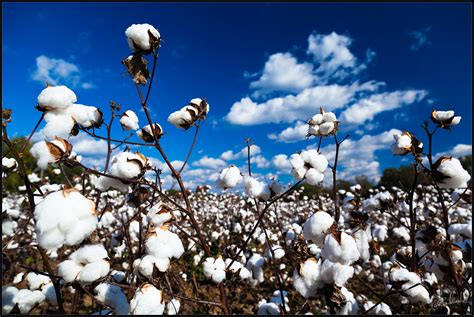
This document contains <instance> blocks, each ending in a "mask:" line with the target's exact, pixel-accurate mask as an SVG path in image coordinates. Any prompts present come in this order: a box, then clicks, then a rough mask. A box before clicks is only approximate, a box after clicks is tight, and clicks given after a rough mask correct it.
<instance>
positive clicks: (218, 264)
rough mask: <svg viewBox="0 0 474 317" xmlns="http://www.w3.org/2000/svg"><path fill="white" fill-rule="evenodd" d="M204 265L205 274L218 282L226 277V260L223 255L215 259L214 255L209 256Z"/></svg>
mask: <svg viewBox="0 0 474 317" xmlns="http://www.w3.org/2000/svg"><path fill="white" fill-rule="evenodd" d="M202 265H203V270H204V276H205V277H206V278H208V279H212V281H213V282H214V283H216V284H219V283H220V282H222V281H223V280H224V279H225V262H224V260H223V259H222V257H218V258H217V259H214V258H212V257H209V258H207V259H206V260H205V261H204V263H203V264H202Z"/></svg>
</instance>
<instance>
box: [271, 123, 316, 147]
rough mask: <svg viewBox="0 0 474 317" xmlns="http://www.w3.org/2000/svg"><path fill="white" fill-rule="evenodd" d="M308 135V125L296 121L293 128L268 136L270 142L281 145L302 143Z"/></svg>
mask: <svg viewBox="0 0 474 317" xmlns="http://www.w3.org/2000/svg"><path fill="white" fill-rule="evenodd" d="M307 133H308V124H307V123H306V122H304V121H297V122H296V125H295V126H293V127H288V128H286V129H284V130H283V131H281V132H280V133H271V134H269V135H268V138H269V139H270V140H275V141H277V142H283V143H293V142H298V141H304V140H305V139H306V134H307Z"/></svg>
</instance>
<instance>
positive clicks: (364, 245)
mask: <svg viewBox="0 0 474 317" xmlns="http://www.w3.org/2000/svg"><path fill="white" fill-rule="evenodd" d="M367 230H370V228H367V229H366V230H362V229H355V230H353V231H354V232H353V234H354V239H355V242H356V245H357V250H358V251H359V254H360V258H361V259H362V260H364V261H366V260H368V259H369V258H370V246H369V241H370V237H369V234H368V232H367ZM369 232H370V231H369Z"/></svg>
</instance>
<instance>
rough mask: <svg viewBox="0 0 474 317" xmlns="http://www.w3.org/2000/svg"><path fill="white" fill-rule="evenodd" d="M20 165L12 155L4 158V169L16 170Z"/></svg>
mask: <svg viewBox="0 0 474 317" xmlns="http://www.w3.org/2000/svg"><path fill="white" fill-rule="evenodd" d="M17 166H18V162H17V161H16V160H15V159H14V158H11V157H3V158H2V167H3V169H4V170H14V169H15V168H16V167H17Z"/></svg>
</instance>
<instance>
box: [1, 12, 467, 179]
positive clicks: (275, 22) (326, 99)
mask: <svg viewBox="0 0 474 317" xmlns="http://www.w3.org/2000/svg"><path fill="white" fill-rule="evenodd" d="M2 6H3V16H2V18H3V28H2V32H3V33H2V38H3V43H2V58H3V61H2V62H3V63H2V65H3V72H2V79H3V80H2V91H3V98H2V106H3V107H6V108H11V109H13V122H12V123H11V124H10V126H9V129H10V133H11V134H14V133H16V134H18V135H22V134H27V133H29V131H30V130H31V128H32V127H33V125H34V124H35V122H36V121H37V120H38V118H39V116H40V113H39V112H38V111H36V110H35V109H34V105H35V103H36V98H37V96H38V94H39V92H40V91H41V90H42V89H43V87H44V81H45V79H48V80H50V81H53V82H55V83H57V84H66V85H67V86H69V87H70V88H71V89H73V90H74V91H75V93H76V95H77V96H78V102H79V103H82V104H86V105H93V106H96V107H99V108H101V109H102V110H103V112H104V113H105V117H106V118H107V117H108V116H109V114H108V103H109V101H110V100H114V101H116V102H118V103H120V104H121V105H122V108H123V109H124V110H126V109H132V110H134V111H136V112H137V113H138V115H139V118H140V121H141V123H142V124H143V125H144V124H145V122H146V118H145V116H144V114H143V113H142V112H139V109H140V107H139V100H138V97H137V94H136V91H135V88H134V85H133V84H132V82H131V80H130V78H129V77H128V75H126V73H124V69H123V66H122V64H121V62H120V61H121V60H122V59H123V58H125V57H127V56H128V55H129V54H130V50H129V48H128V46H127V41H126V37H125V35H124V32H125V29H126V28H127V27H128V26H130V25H131V24H133V23H150V24H152V25H154V26H155V27H156V28H157V29H159V31H160V33H161V35H162V38H163V43H162V47H161V49H160V52H159V60H158V64H157V74H156V76H157V77H156V78H155V84H154V87H153V90H152V93H151V96H150V100H149V105H150V108H151V111H152V116H153V119H154V120H156V121H157V122H159V123H160V124H161V125H162V126H163V128H164V130H165V132H167V135H166V136H165V137H164V138H163V139H162V144H163V147H164V148H165V150H166V151H167V152H168V153H169V156H170V158H171V159H172V160H176V161H180V160H184V158H185V156H186V154H187V151H188V149H189V146H190V144H191V141H192V134H193V131H192V130H189V131H186V132H183V131H181V130H177V129H176V128H174V127H173V126H171V125H170V124H168V123H167V122H166V119H167V117H168V115H169V114H170V113H171V112H173V111H175V110H178V109H179V108H181V107H182V106H184V105H185V104H186V103H187V102H188V101H189V100H190V99H192V98H195V97H205V98H206V99H207V100H208V102H209V104H210V106H211V111H210V114H209V116H208V118H207V120H206V122H205V123H204V125H203V126H202V127H201V130H200V135H199V138H198V142H197V144H196V148H195V151H194V152H193V155H192V157H191V162H192V164H191V166H190V167H189V169H188V175H189V176H188V178H187V180H188V182H189V183H190V184H191V185H194V184H197V183H200V182H203V181H207V180H213V179H215V177H216V172H218V171H219V170H220V169H221V168H222V167H223V166H225V165H227V164H236V165H237V166H239V167H240V166H244V163H245V160H244V159H242V158H240V159H239V157H240V155H239V154H237V153H238V152H239V151H240V150H242V149H243V148H244V147H245V143H244V139H245V138H246V137H250V138H252V139H253V141H254V143H255V144H256V145H258V147H259V150H260V153H258V150H256V151H255V155H254V158H253V160H254V163H253V168H254V171H255V172H256V173H258V174H261V175H266V174H278V175H279V176H280V179H282V180H283V181H285V182H286V181H289V180H290V179H291V177H290V176H288V173H289V167H288V161H287V160H286V158H285V155H286V156H289V155H291V154H293V153H295V152H296V151H299V150H302V149H305V148H307V147H311V146H314V145H315V143H316V140H315V139H310V140H305V139H304V138H303V137H302V131H303V127H301V123H300V122H301V121H304V120H307V119H308V118H309V117H311V116H312V115H313V114H315V113H317V112H318V111H319V106H321V105H322V106H324V107H326V108H327V109H332V111H334V112H335V113H336V115H337V117H338V118H339V119H340V120H341V124H340V136H341V137H342V136H343V135H345V134H346V133H349V134H350V136H351V137H350V141H349V142H347V143H346V144H345V145H344V146H343V148H345V150H344V151H343V153H342V157H341V161H340V168H341V176H342V177H347V178H350V177H353V176H355V175H358V174H365V175H367V176H369V177H370V178H374V179H377V177H379V176H380V175H381V172H382V171H383V169H384V168H386V167H389V166H399V165H401V164H407V163H408V160H407V159H405V158H400V157H394V156H393V155H392V154H391V151H390V144H391V143H392V140H393V137H392V135H393V133H394V130H392V129H398V130H405V129H407V130H409V131H412V132H413V133H415V135H417V136H419V137H420V138H421V139H422V140H425V137H424V135H423V131H422V130H421V128H420V127H419V125H420V124H421V122H422V121H423V120H425V119H427V118H428V117H429V115H430V112H431V110H432V109H433V108H435V109H439V110H451V109H452V110H455V112H456V114H457V115H461V116H462V117H463V118H462V121H461V124H460V125H459V126H456V127H455V128H454V129H453V130H452V131H441V133H439V134H437V136H436V144H435V146H434V152H435V153H451V154H454V155H464V154H466V153H471V144H472V138H471V134H472V121H471V116H472V112H471V109H472V108H471V104H472V92H471V85H472V83H471V75H472V74H471V69H472V61H471V56H472V49H471V45H472V43H471V23H472V21H471V5H470V4H467V3H464V4H461V3H457V4H434V3H431V4H430V3H423V4H409V3H406V4H402V3H397V4H395V3H394V4H382V3H381V4H370V3H365V4H363V3H353V4H347V3H345V4H342V3H339V4H325V3H313V4H311V3H301V4H284V3H273V4H265V3H259V4H252V3H241V4H238V3H233V4H231V3H222V4H216V3H207V4H206V3H201V4H200V3H192V4H191V3H178V4H171V3H169V4H168V3H133V4H132V3H3V4H2ZM46 66H48V67H46ZM298 126H300V128H299V129H298ZM102 130H103V131H101V130H99V133H100V134H102V135H105V129H102ZM126 135H127V134H126V133H124V132H122V131H121V129H120V127H119V125H118V122H116V125H115V129H114V132H113V136H114V137H116V138H120V137H124V136H126ZM134 138H136V137H134ZM73 142H75V144H76V145H77V146H76V147H75V149H76V150H77V151H78V152H79V154H83V156H84V157H85V158H86V161H85V162H87V163H90V164H99V165H100V164H101V162H102V161H101V160H100V159H99V157H100V154H101V151H103V143H101V142H95V143H93V142H90V141H87V140H86V138H84V137H78V138H77V137H76V140H75V141H73ZM79 143H80V145H78V144H79ZM456 146H457V147H456ZM79 150H81V151H82V152H83V153H81V151H79ZM228 151H232V153H231V152H228ZM333 151H334V144H333V141H332V139H327V140H324V141H323V145H322V152H323V154H326V155H327V156H328V158H330V159H331V158H332V157H333ZM143 152H144V153H145V154H147V155H149V156H151V157H155V158H157V159H159V154H158V153H156V152H154V151H149V150H144V151H143ZM225 152H227V153H226V154H224V153H225ZM205 156H207V159H204V160H201V159H202V158H203V157H205ZM155 162H157V161H155ZM157 164H158V162H157ZM176 164H177V165H178V166H180V165H179V162H177V163H176ZM328 179H329V178H328Z"/></svg>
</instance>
